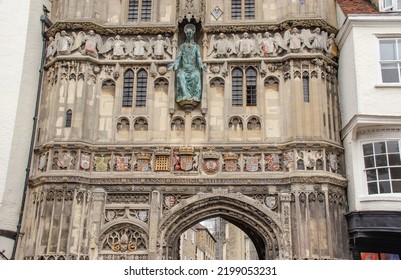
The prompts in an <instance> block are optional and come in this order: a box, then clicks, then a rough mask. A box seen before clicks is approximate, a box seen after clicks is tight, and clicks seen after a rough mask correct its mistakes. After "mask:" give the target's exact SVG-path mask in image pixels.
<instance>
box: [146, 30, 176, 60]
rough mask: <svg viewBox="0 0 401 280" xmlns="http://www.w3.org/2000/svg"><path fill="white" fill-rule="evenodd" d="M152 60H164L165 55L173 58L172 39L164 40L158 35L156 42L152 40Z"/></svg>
mask: <svg viewBox="0 0 401 280" xmlns="http://www.w3.org/2000/svg"><path fill="white" fill-rule="evenodd" d="M151 49H152V58H154V59H164V58H165V54H166V53H167V54H168V55H169V56H172V54H173V52H172V48H171V42H170V39H169V38H167V37H166V39H163V36H162V35H157V38H156V40H154V39H153V38H152V40H151Z"/></svg>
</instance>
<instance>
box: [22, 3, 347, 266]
mask: <svg viewBox="0 0 401 280" xmlns="http://www.w3.org/2000/svg"><path fill="white" fill-rule="evenodd" d="M335 12H336V11H335V3H334V0H333V1H317V0H306V1H289V0H288V1H282V0H261V1H244V0H238V1H235V0H217V1H216V0H213V1H212V0H198V1H189V0H187V1H183V0H163V1H162V0H153V1H152V0H134V1H132V0H122V1H121V0H108V1H102V0H100V1H96V0H88V1H78V0H77V1H61V0H59V1H53V4H52V7H51V20H52V22H53V25H52V26H51V27H50V28H49V29H48V30H47V32H46V35H47V38H48V47H47V50H46V63H45V69H44V71H45V78H44V80H43V85H42V96H41V102H40V114H39V121H38V129H37V133H36V136H37V137H36V145H35V152H34V160H33V166H32V168H31V176H30V184H29V185H30V188H29V192H28V194H27V199H26V205H25V212H24V220H23V226H22V233H23V235H22V237H21V238H20V240H19V243H18V245H19V247H18V252H17V258H19V259H46V260H47V259H107V260H109V259H132V260H143V259H177V258H179V244H180V242H179V237H180V235H181V234H182V233H183V232H184V231H185V230H186V229H188V228H189V227H191V226H192V225H194V224H196V223H198V222H200V221H202V220H204V219H207V218H210V217H215V216H220V217H222V218H224V219H225V220H227V221H229V222H231V223H233V224H234V225H236V226H238V227H239V228H240V229H242V230H243V231H244V232H246V233H247V234H248V236H249V237H250V238H251V239H252V241H253V243H254V244H255V247H256V249H257V251H258V256H259V259H348V258H349V252H348V244H347V242H348V238H347V230H346V220H345V218H344V214H345V213H346V211H347V202H346V186H347V181H346V179H345V177H344V166H343V161H344V158H343V157H344V153H343V147H342V146H341V142H340V137H339V128H340V118H339V111H338V110H339V108H338V92H337V68H338V64H337V61H338V56H339V52H338V50H337V47H336V45H335V43H334V40H333V36H334V35H333V34H334V33H335V32H336V27H335V26H336V14H335ZM188 23H192V24H193V25H194V26H195V28H196V32H195V38H194V39H195V42H196V43H197V44H198V45H199V46H200V50H201V57H202V61H203V63H204V64H205V65H206V66H207V70H206V71H203V72H202V74H201V93H202V94H201V99H200V101H199V102H187V103H185V102H184V103H182V102H176V92H177V83H176V72H175V71H172V70H169V64H170V63H172V62H174V61H175V59H176V58H177V52H178V48H179V47H180V46H181V45H182V44H185V35H184V27H185V26H186V25H187V24H188Z"/></svg>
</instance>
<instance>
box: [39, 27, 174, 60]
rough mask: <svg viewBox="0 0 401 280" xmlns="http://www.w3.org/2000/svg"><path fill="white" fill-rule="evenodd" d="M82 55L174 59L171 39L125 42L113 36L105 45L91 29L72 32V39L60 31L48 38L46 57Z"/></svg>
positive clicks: (135, 39)
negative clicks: (172, 57) (86, 31)
mask: <svg viewBox="0 0 401 280" xmlns="http://www.w3.org/2000/svg"><path fill="white" fill-rule="evenodd" d="M74 52H79V53H81V54H83V55H89V56H92V57H95V58H98V57H99V55H102V56H104V57H105V58H108V59H122V58H126V57H131V58H134V59H146V58H148V57H152V58H153V59H165V58H168V57H170V58H171V56H172V44H171V42H170V39H169V38H167V37H166V38H163V36H162V35H158V36H157V37H156V38H143V37H142V36H141V35H138V36H136V37H135V38H132V39H128V38H125V40H122V39H121V37H120V36H119V35H116V36H115V37H110V38H108V39H107V40H106V42H104V43H103V40H102V37H101V36H100V35H99V34H96V33H95V32H94V31H93V30H90V31H89V32H88V34H86V33H85V32H83V31H80V32H78V34H76V33H75V32H72V37H71V36H69V35H68V34H67V32H66V31H64V30H63V31H61V32H59V33H57V34H56V35H55V37H54V38H53V37H50V38H49V43H48V47H47V52H46V57H47V59H52V58H54V57H55V56H57V55H68V54H71V53H74Z"/></svg>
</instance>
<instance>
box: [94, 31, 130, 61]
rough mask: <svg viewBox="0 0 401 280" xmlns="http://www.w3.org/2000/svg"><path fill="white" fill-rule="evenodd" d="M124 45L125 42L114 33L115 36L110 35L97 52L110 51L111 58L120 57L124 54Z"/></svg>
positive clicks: (104, 52)
mask: <svg viewBox="0 0 401 280" xmlns="http://www.w3.org/2000/svg"><path fill="white" fill-rule="evenodd" d="M125 46H126V44H125V42H124V41H123V40H121V38H120V35H116V37H115V38H113V37H110V38H109V39H107V40H106V42H105V43H104V45H103V46H102V48H101V50H100V51H99V54H106V53H108V52H110V51H112V55H111V58H113V59H121V58H123V57H124V56H125Z"/></svg>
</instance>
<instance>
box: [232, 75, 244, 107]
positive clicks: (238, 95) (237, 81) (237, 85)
mask: <svg viewBox="0 0 401 280" xmlns="http://www.w3.org/2000/svg"><path fill="white" fill-rule="evenodd" d="M242 84H243V73H242V70H241V69H240V68H235V69H234V70H233V74H232V105H233V106H242V103H243V102H242Z"/></svg>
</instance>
